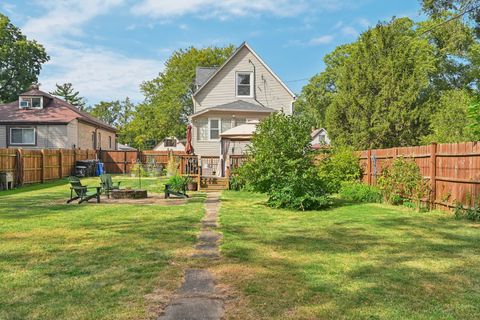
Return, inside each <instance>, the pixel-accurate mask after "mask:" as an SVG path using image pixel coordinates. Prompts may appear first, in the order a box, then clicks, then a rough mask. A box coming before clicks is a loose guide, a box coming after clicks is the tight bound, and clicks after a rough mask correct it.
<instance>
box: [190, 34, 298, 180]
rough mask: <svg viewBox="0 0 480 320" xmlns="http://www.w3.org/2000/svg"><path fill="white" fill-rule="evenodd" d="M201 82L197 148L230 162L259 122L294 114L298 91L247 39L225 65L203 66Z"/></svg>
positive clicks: (195, 102)
mask: <svg viewBox="0 0 480 320" xmlns="http://www.w3.org/2000/svg"><path fill="white" fill-rule="evenodd" d="M195 84H196V91H195V92H194V94H193V107H194V113H193V114H192V115H191V116H190V117H189V118H190V121H191V123H192V126H193V130H192V146H193V149H194V153H195V154H197V155H199V156H201V157H219V159H220V162H223V164H224V165H225V161H226V159H227V157H228V156H230V155H237V154H242V153H243V152H244V151H245V149H246V146H247V145H248V143H249V141H250V138H251V136H252V133H253V132H254V131H255V124H256V123H258V121H261V120H262V119H264V118H265V117H267V116H268V115H270V114H271V113H273V112H284V113H285V114H288V115H290V114H292V113H293V102H294V101H295V95H294V94H293V92H292V91H291V90H290V89H289V88H288V87H287V86H286V85H285V83H284V82H283V81H282V80H280V78H279V77H278V76H277V75H276V74H275V73H274V72H273V70H272V69H271V68H270V67H269V66H268V65H267V64H266V63H265V61H263V60H262V59H261V58H260V56H259V55H258V54H257V53H256V52H255V51H254V50H253V49H252V48H251V47H250V46H249V45H248V44H247V43H246V42H244V43H242V44H241V45H240V46H239V47H238V48H237V49H236V50H235V52H234V53H233V54H232V55H231V56H230V57H229V58H228V59H227V60H226V61H225V62H224V63H223V64H222V65H221V66H220V67H218V68H211V67H208V68H204V67H198V68H197V70H196V81H195ZM217 171H219V170H217Z"/></svg>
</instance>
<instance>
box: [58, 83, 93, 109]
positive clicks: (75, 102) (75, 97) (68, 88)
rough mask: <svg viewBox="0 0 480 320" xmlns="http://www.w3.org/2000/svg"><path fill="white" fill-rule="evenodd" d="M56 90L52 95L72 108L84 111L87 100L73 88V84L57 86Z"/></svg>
mask: <svg viewBox="0 0 480 320" xmlns="http://www.w3.org/2000/svg"><path fill="white" fill-rule="evenodd" d="M55 86H56V89H55V91H53V92H50V94H52V95H54V96H57V97H60V98H62V99H63V100H65V101H66V102H68V103H69V104H71V105H72V106H75V107H77V108H78V109H80V110H84V109H86V108H85V104H86V101H85V98H84V97H81V96H80V92H78V91H75V89H74V88H73V84H71V83H64V84H61V85H60V84H55Z"/></svg>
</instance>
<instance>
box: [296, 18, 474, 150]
mask: <svg viewBox="0 0 480 320" xmlns="http://www.w3.org/2000/svg"><path fill="white" fill-rule="evenodd" d="M449 17H450V16H449V14H447V13H444V14H442V15H440V16H438V17H437V18H434V19H431V20H428V21H424V22H421V23H414V22H413V21H412V20H410V19H408V18H401V19H393V20H392V21H390V22H388V23H379V24H378V25H377V26H376V27H374V28H372V29H370V30H368V31H366V32H364V33H363V34H362V35H361V36H360V37H359V39H358V40H357V41H356V42H354V43H352V44H347V45H343V46H340V47H337V48H336V49H335V50H334V51H333V52H332V53H330V54H329V55H327V56H326V57H325V64H326V69H325V71H324V72H322V73H320V74H318V75H316V76H314V77H313V78H312V79H311V81H310V83H309V84H307V85H306V86H305V87H304V88H303V90H302V93H301V95H300V96H299V99H298V101H297V104H296V106H295V108H296V112H297V113H299V114H305V115H307V116H308V118H310V119H314V121H313V122H314V123H313V124H314V125H315V126H317V127H326V129H327V130H328V132H329V135H330V138H332V140H333V143H334V144H335V145H349V146H353V147H354V148H356V149H366V148H384V147H393V146H406V145H416V144H419V143H421V142H422V141H425V138H424V137H425V136H427V135H429V134H432V132H433V131H434V130H433V129H432V128H430V123H431V121H432V114H436V112H437V109H438V110H440V109H442V107H441V103H440V104H439V103H438V101H439V99H441V98H442V97H444V96H445V95H444V94H443V92H444V91H451V90H462V89H465V90H466V91H468V92H472V93H474V92H476V91H477V90H478V84H477V81H478V79H479V77H478V75H479V74H480V73H479V70H478V68H479V66H480V64H479V63H478V62H480V55H479V53H480V49H479V46H478V43H477V41H476V39H475V36H474V33H473V31H472V29H471V28H469V27H468V26H466V25H465V24H464V23H462V21H458V20H452V21H450V22H448V24H442V22H445V21H447V20H448V19H449ZM432 26H435V28H433V29H432ZM427 31H428V32H427ZM443 99H445V98H443ZM463 114H464V115H465V113H463ZM312 115H313V116H312ZM464 120H465V119H464ZM464 122H465V121H464ZM438 123H439V122H438Z"/></svg>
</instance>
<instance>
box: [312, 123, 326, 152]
mask: <svg viewBox="0 0 480 320" xmlns="http://www.w3.org/2000/svg"><path fill="white" fill-rule="evenodd" d="M311 136H312V148H313V149H320V148H321V147H324V146H329V145H330V139H329V138H328V133H327V130H325V129H324V128H321V129H315V130H313V131H312V133H311Z"/></svg>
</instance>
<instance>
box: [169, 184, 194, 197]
mask: <svg viewBox="0 0 480 320" xmlns="http://www.w3.org/2000/svg"><path fill="white" fill-rule="evenodd" d="M171 195H174V196H176V197H180V198H188V195H187V189H186V188H184V189H183V192H182V191H174V190H172V188H171V186H170V185H169V184H166V185H165V199H169V198H170V196H171Z"/></svg>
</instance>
